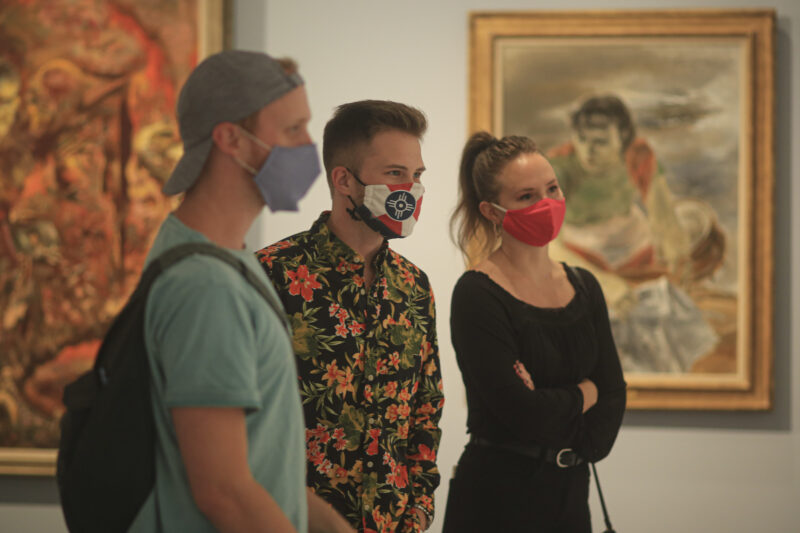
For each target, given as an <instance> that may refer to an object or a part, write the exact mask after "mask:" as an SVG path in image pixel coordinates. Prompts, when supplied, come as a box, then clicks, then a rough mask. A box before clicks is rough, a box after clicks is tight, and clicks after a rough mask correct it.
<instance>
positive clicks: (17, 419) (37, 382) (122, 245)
mask: <svg viewBox="0 0 800 533" xmlns="http://www.w3.org/2000/svg"><path fill="white" fill-rule="evenodd" d="M39 3H40V2H39V1H33V2H20V3H18V4H17V5H9V6H7V7H4V8H3V10H2V11H0V91H5V92H2V94H0V96H2V98H0V105H11V104H13V107H10V108H9V109H10V110H9V109H5V108H3V109H1V110H0V111H3V112H4V113H5V114H3V113H0V319H1V320H0V328H2V329H0V337H2V338H3V343H2V349H0V474H5V475H37V476H50V475H53V474H54V473H55V461H56V455H57V450H56V448H55V447H56V446H57V444H58V440H57V439H58V419H59V418H60V414H61V412H63V406H62V405H61V403H60V402H61V393H62V391H63V386H64V384H65V383H66V382H69V381H71V379H72V378H73V377H74V376H75V375H76V374H77V373H79V372H81V371H84V370H85V369H87V368H88V367H90V366H91V361H92V360H93V357H94V354H96V350H97V347H98V346H99V342H100V339H102V336H103V334H104V332H105V330H106V328H107V327H108V326H109V324H110V321H111V319H112V318H113V317H114V316H115V315H116V313H117V312H118V311H119V310H120V309H121V307H122V305H124V303H125V301H126V300H127V297H128V295H129V294H130V292H131V291H132V289H133V287H134V285H135V283H136V281H137V280H138V277H139V273H140V271H141V266H142V263H143V260H144V257H145V255H146V252H147V250H148V249H149V244H150V242H151V240H152V237H154V233H155V231H156V230H157V227H158V224H159V223H160V220H162V219H163V216H165V215H166V213H167V212H168V211H169V210H171V209H172V207H173V206H174V200H171V199H167V198H164V197H163V195H162V194H161V191H160V188H161V187H160V186H161V184H163V181H164V180H165V179H166V177H167V176H168V173H169V172H170V171H171V168H172V165H173V164H174V162H175V161H176V160H177V158H178V157H179V156H180V139H179V137H178V133H177V125H176V123H175V111H174V110H175V103H176V99H177V95H178V92H179V90H180V85H181V84H182V83H183V82H184V80H185V79H186V76H188V74H189V72H190V71H191V69H192V68H193V67H194V65H195V64H196V62H197V61H199V60H200V59H202V58H203V57H205V56H206V55H208V54H210V53H214V52H216V51H219V50H222V49H224V48H229V47H230V39H231V15H232V11H231V10H232V2H231V1H230V0H169V1H166V2H160V3H157V4H152V3H151V4H148V5H143V6H140V5H138V4H136V5H133V4H131V6H130V9H129V10H127V11H122V10H120V9H118V8H117V7H116V5H117V4H116V3H114V2H96V3H94V4H91V3H88V4H85V5H84V4H82V5H81V6H80V7H77V8H73V9H72V10H71V11H67V10H66V9H62V8H60V7H53V6H49V7H48V8H47V9H41V6H39ZM41 4H42V5H44V4H48V5H49V4H50V2H49V1H47V0H41ZM59 5H60V4H59ZM66 5H67V4H65V6H66ZM12 93H13V94H12ZM22 144H26V145H27V146H32V147H33V149H31V150H28V151H27V152H28V153H32V155H30V156H27V157H26V156H24V155H22V154H24V153H26V152H25V151H23V150H20V149H19V146H20V145H22ZM98 228H99V229H98ZM70 232H72V233H70ZM92 242H94V243H95V246H94V248H93V249H92V250H89V248H88V245H86V243H92ZM70 243H72V244H70ZM76 243H77V244H76ZM76 249H77V252H78V253H76ZM87 250H89V251H88V252H87ZM81 254H84V255H81ZM59 291H60V292H59Z"/></svg>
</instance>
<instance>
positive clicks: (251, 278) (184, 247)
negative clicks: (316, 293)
mask: <svg viewBox="0 0 800 533" xmlns="http://www.w3.org/2000/svg"><path fill="white" fill-rule="evenodd" d="M193 254H202V255H210V256H212V257H215V258H217V259H219V260H220V261H222V262H224V263H227V264H228V265H230V267H231V268H233V269H234V270H236V271H237V272H239V273H240V274H241V275H242V276H243V277H244V279H245V280H246V281H247V282H248V283H249V284H250V285H251V286H252V287H253V288H254V289H255V290H256V291H258V293H259V294H260V295H261V296H262V297H263V298H264V300H266V302H267V304H268V305H269V306H270V307H271V308H272V310H273V311H275V314H276V315H278V318H279V319H280V320H281V323H282V324H283V327H284V328H286V331H287V333H288V334H289V336H290V337H291V335H292V329H291V327H290V326H289V320H288V319H287V318H286V313H285V311H284V309H283V306H282V305H281V303H280V302H278V300H277V299H276V298H275V296H273V294H272V292H270V290H269V289H268V288H267V287H266V286H265V285H264V283H263V282H262V281H261V280H260V279H258V277H257V276H256V275H255V274H254V273H253V271H252V270H250V269H249V268H248V267H247V265H245V264H244V262H243V261H242V260H241V259H239V258H238V257H236V256H234V255H232V254H231V253H229V252H226V251H225V250H223V249H222V248H220V247H219V246H217V245H215V244H211V243H210V242H189V243H186V244H179V245H178V246H175V247H174V248H170V249H169V250H167V251H166V252H164V253H162V254H161V255H159V256H158V257H156V258H155V259H154V260H153V262H152V263H150V265H149V266H148V267H147V268H146V269H145V271H144V273H143V274H142V277H141V279H140V280H139V284H138V285H137V286H136V291H135V293H140V294H139V296H141V295H142V294H141V293H144V294H147V292H149V291H150V286H151V285H152V284H153V282H154V281H155V280H156V278H157V277H158V276H159V274H161V273H162V272H163V271H165V270H166V269H168V268H169V267H170V266H172V265H174V264H175V263H177V262H178V261H180V260H181V259H184V258H186V257H188V256H190V255H193Z"/></svg>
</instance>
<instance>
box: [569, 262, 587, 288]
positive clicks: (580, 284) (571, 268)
mask: <svg viewBox="0 0 800 533" xmlns="http://www.w3.org/2000/svg"><path fill="white" fill-rule="evenodd" d="M564 267H565V268H566V269H568V270H569V271H570V272H571V273H572V276H573V277H574V278H575V282H576V283H577V284H578V288H579V289H580V290H582V291H583V292H585V293H588V290H587V289H586V283H584V281H583V276H581V273H580V272H579V271H578V269H577V268H575V267H574V266H572V265H568V264H566V263H564Z"/></svg>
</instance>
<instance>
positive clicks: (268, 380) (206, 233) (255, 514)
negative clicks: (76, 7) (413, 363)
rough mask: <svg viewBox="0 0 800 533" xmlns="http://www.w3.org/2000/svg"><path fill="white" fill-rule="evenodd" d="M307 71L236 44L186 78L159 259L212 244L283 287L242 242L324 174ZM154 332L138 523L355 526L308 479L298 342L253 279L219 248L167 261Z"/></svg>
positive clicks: (154, 297) (155, 252)
mask: <svg viewBox="0 0 800 533" xmlns="http://www.w3.org/2000/svg"><path fill="white" fill-rule="evenodd" d="M309 119H310V111H309V107H308V102H307V98H306V92H305V88H304V87H303V80H302V78H300V76H299V75H298V74H297V72H296V66H295V65H294V63H292V62H291V61H289V60H275V59H273V58H271V57H269V56H267V55H265V54H262V53H255V52H244V51H226V52H222V53H219V54H215V55H212V56H210V57H209V58H207V59H206V60H205V61H203V62H202V63H200V64H199V65H198V66H197V67H196V68H195V70H194V71H193V72H192V73H191V75H190V76H189V78H188V80H187V81H186V84H185V86H184V87H183V89H182V90H181V94H180V98H179V101H178V122H179V125H180V132H181V137H182V139H183V144H184V155H183V157H182V158H181V160H180V161H179V162H178V165H177V166H176V168H175V170H174V172H173V173H172V175H171V177H170V178H169V180H168V181H167V183H166V185H165V186H164V191H165V193H167V194H177V193H181V192H185V196H184V198H183V201H182V203H181V205H180V206H179V207H178V209H177V210H176V211H175V212H174V213H172V214H170V215H169V216H168V217H167V219H166V220H165V221H164V223H163V224H162V226H161V228H160V230H159V232H158V235H157V236H156V239H155V241H154V243H153V246H152V248H151V250H150V253H149V255H148V258H147V263H150V262H151V261H152V260H153V259H154V258H156V257H158V256H159V255H161V254H163V253H164V252H165V251H167V250H169V249H171V248H174V247H175V246H177V245H180V244H184V243H190V242H205V243H208V242H210V243H212V244H214V245H216V246H218V247H220V248H221V249H223V250H224V251H225V252H227V253H229V254H231V255H233V256H235V257H236V258H238V259H239V260H241V262H242V263H244V265H245V267H246V268H247V269H248V270H250V271H252V274H254V275H256V276H257V277H258V279H259V280H261V281H262V282H263V283H264V284H265V285H266V286H267V287H268V289H269V290H270V291H271V290H272V289H271V286H270V283H269V282H268V280H267V278H266V276H265V275H264V271H263V270H262V269H261V268H260V266H259V264H258V262H257V261H256V259H255V258H254V257H253V254H252V253H251V252H249V251H247V250H245V248H244V244H243V243H244V237H245V233H246V232H247V231H248V229H249V228H250V226H251V224H252V223H253V221H254V220H255V218H256V216H257V215H258V214H259V212H260V211H261V209H262V208H263V206H264V205H265V204H266V205H269V206H270V209H271V210H272V211H277V210H296V209H297V201H298V200H299V199H300V198H301V197H302V196H303V195H304V194H305V192H306V191H307V190H308V188H309V187H310V185H311V183H312V182H313V181H314V179H315V178H316V176H317V174H318V173H319V162H318V157H317V153H316V148H315V146H314V145H313V144H312V143H311V139H310V137H309V134H308V131H307V129H306V126H307V123H308V121H309ZM149 294H150V295H149V298H148V301H147V309H146V315H145V340H146V343H147V351H148V357H149V361H150V368H151V397H152V399H153V412H154V417H155V424H156V446H157V454H156V483H155V487H154V490H153V492H152V493H151V494H150V496H149V497H148V499H147V501H146V502H145V504H144V505H143V507H142V509H141V510H140V511H139V513H138V515H137V517H136V519H135V521H134V523H133V525H132V527H131V529H130V531H134V532H139V531H148V532H151V531H192V532H198V531H217V530H219V531H247V532H254V531H270V532H277V531H280V532H283V531H300V532H305V531H308V530H309V528H310V529H311V530H312V531H333V532H339V531H342V532H345V531H352V529H350V527H349V526H348V525H347V524H346V522H345V521H344V519H342V518H341V517H340V516H339V515H338V514H336V512H335V511H333V509H332V508H331V507H330V506H328V505H327V504H326V503H324V502H323V501H322V500H321V499H319V498H318V497H316V496H314V495H313V494H312V493H311V492H310V491H308V489H306V487H305V446H304V442H305V435H304V423H303V413H302V409H301V405H300V398H299V394H298V390H297V384H296V381H297V371H296V368H295V365H294V358H293V355H292V344H291V340H290V338H289V336H288V334H287V331H286V329H285V328H284V326H283V322H282V320H281V318H280V317H279V316H278V315H277V314H276V313H275V311H274V310H272V309H270V307H269V306H268V304H267V303H266V301H265V300H264V299H263V298H262V296H261V295H259V293H258V292H257V291H255V290H254V289H253V288H252V287H251V285H250V284H248V282H247V281H246V280H245V279H244V277H243V276H242V275H241V274H240V273H239V272H237V271H236V270H234V269H233V268H231V267H230V266H229V265H228V264H226V263H224V262H222V261H220V260H219V259H217V258H214V257H210V256H207V255H199V254H196V255H191V256H189V257H187V258H186V259H183V260H181V261H180V262H178V263H177V264H175V265H174V266H172V267H170V268H169V269H168V270H167V271H166V272H164V273H163V274H162V275H161V276H160V277H159V278H158V279H157V281H156V282H155V285H154V286H153V288H152V290H151V291H150V293H149Z"/></svg>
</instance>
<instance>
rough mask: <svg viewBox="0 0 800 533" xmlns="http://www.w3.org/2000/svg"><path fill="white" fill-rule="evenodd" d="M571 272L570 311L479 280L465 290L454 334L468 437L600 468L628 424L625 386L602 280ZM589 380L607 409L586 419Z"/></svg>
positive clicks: (457, 298)
mask: <svg viewBox="0 0 800 533" xmlns="http://www.w3.org/2000/svg"><path fill="white" fill-rule="evenodd" d="M565 269H566V272H567V276H568V278H569V281H570V283H571V284H572V286H573V287H574V289H575V296H574V297H573V298H572V300H570V302H569V303H568V304H567V305H566V306H565V307H561V308H540V307H535V306H532V305H530V304H527V303H525V302H523V301H521V300H519V299H517V298H515V297H514V296H512V295H511V294H509V293H508V292H507V291H506V290H505V289H503V288H502V287H500V286H499V285H498V284H497V283H495V282H494V281H493V280H492V279H491V278H489V277H488V276H487V275H486V274H484V273H482V272H478V271H474V270H471V271H467V272H465V273H464V274H463V275H462V276H461V278H460V279H459V281H458V283H456V287H455V289H454V291H453V298H452V309H451V314H450V327H451V335H452V340H453V346H454V347H455V351H456V359H457V360H458V366H459V368H460V369H461V374H462V377H463V379H464V385H465V387H466V391H467V405H468V411H469V413H468V418H467V430H468V431H469V432H470V433H472V434H473V435H477V436H480V437H483V438H486V439H489V440H491V441H493V442H498V443H514V444H531V443H536V444H540V445H544V446H547V447H551V448H554V449H561V448H564V447H570V448H572V449H573V450H575V451H576V452H577V453H578V454H579V455H580V456H581V457H583V458H584V459H586V460H588V461H598V460H600V459H602V458H603V457H605V456H606V455H608V453H609V452H610V451H611V447H612V445H613V444H614V440H615V439H616V437H617V433H618V432H619V428H620V425H621V424H622V416H623V413H624V411H625V381H624V379H623V375H622V368H621V366H620V362H619V357H618V355H617V349H616V347H615V345H614V339H613V337H612V335H611V327H610V324H609V321H608V310H607V308H606V303H605V298H604V297H603V291H602V289H601V288H600V285H599V283H598V282H597V279H595V277H594V276H593V275H592V274H591V273H590V272H589V271H587V270H584V269H580V268H575V269H573V268H569V267H566V265H565ZM577 276H580V279H578V277H577ZM526 372H527V373H529V374H530V377H531V378H532V380H533V385H534V388H533V390H531V389H530V388H529V386H528V385H526V383H525V381H526V380H525V378H526V377H527V375H526ZM584 378H588V379H590V380H592V381H593V382H594V384H595V385H597V389H598V401H597V404H595V405H594V406H593V407H592V408H591V409H589V410H588V411H587V412H586V413H583V414H582V413H581V411H582V408H583V395H582V393H581V391H580V389H579V388H578V386H577V384H578V383H580V382H581V381H582V380H583V379H584Z"/></svg>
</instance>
